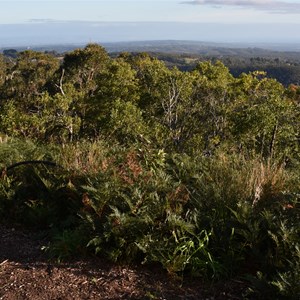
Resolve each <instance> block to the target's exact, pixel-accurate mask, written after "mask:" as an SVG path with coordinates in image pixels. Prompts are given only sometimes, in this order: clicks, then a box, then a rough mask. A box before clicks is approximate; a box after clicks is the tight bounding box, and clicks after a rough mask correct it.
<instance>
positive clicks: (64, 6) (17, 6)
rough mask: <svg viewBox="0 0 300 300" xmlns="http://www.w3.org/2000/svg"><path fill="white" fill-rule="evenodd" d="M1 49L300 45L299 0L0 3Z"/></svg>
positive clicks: (98, 0) (51, 0) (23, 0)
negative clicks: (172, 43)
mask: <svg viewBox="0 0 300 300" xmlns="http://www.w3.org/2000/svg"><path fill="white" fill-rule="evenodd" d="M0 4H1V11H0V48H3V47H14V46H15V47H17V46H37V45H44V44H47V45H51V44H86V43H89V42H97V43H108V42H130V41H147V40H148V41H149V40H189V41H204V42H215V43H248V44H259V43H279V44H300V18H299V16H300V0H267V1H266V0H251V1H245V0H238V1H236V0H223V1H221V0H198V1H197V0H196V1H183V0H162V1H159V0H151V1H150V0H139V1H137V0H122V1H121V0H97V1H81V0H63V1H58V0H38V1H37V0H35V1H26V0H18V1H14V0H11V1H3V0H0Z"/></svg>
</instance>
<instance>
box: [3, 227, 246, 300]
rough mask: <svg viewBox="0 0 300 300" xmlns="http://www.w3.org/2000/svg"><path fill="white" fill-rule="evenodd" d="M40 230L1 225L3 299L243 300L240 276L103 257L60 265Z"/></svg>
mask: <svg viewBox="0 0 300 300" xmlns="http://www.w3.org/2000/svg"><path fill="white" fill-rule="evenodd" d="M46 243H47V241H46V240H45V238H42V237H41V234H40V233H39V232H36V231H33V230H30V231H29V230H24V229H21V228H18V227H16V226H14V227H12V226H4V225H1V224H0V300H19V299H20V300H25V299H30V300H37V299H39V300H40V299H43V300H48V299H49V300H50V299H64V300H65V299H110V300H112V299H132V300H133V299H157V300H159V299H166V300H168V299H170V300H171V299H187V300H194V299H209V300H213V299H232V300H233V299H242V298H243V297H242V292H243V290H244V289H245V284H244V283H243V282H240V281H239V280H229V281H227V282H222V283H215V284H214V285H213V286H211V285H208V284H207V283H206V284H205V283H203V281H202V280H200V279H193V280H192V279H185V280H184V281H182V280H180V279H179V278H173V277H170V276H169V275H168V274H167V273H166V272H164V271H163V270H162V269H161V268H159V267H151V268H150V267H145V266H135V267H133V266H121V265H116V264H112V263H109V262H107V261H104V260H102V259H100V258H95V257H90V258H87V259H81V260H80V261H72V262H65V263H60V264H58V263H55V262H51V261H49V259H48V258H47V256H46V255H45V253H44V252H43V251H42V250H41V248H42V246H43V245H45V244H46Z"/></svg>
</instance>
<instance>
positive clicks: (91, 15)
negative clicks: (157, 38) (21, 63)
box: [0, 0, 300, 24]
mask: <svg viewBox="0 0 300 300" xmlns="http://www.w3.org/2000/svg"><path fill="white" fill-rule="evenodd" d="M0 3H1V10H0V23H2V24H4V23H5V24H12V23H25V22H28V21H30V20H45V21H46V20H49V21H50V20H56V21H66V20H69V21H71V20H76V21H77V20H82V21H93V22H94V21H98V22H114V21H117V22H121V21H125V22H140V21H152V22H170V21H171V22H199V23H203V22H209V23H257V22H259V23H260V22H262V23H297V24H300V0H285V1H284V0H281V1H279V0H278V1H277V0H250V1H245V0H227V1H226V0H223V1H221V0H199V1H188V0H186V1H184V0H182V1H181V0H162V1H159V0H151V1H150V0H138V1H128V0H98V1H80V0H64V1H59V0H52V1H49V0H38V1H26V0H19V1H13V0H10V1H3V0H0Z"/></svg>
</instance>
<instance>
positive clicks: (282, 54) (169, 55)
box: [0, 40, 300, 85]
mask: <svg viewBox="0 0 300 300" xmlns="http://www.w3.org/2000/svg"><path fill="white" fill-rule="evenodd" d="M84 46H85V45H83V44H65V45H64V44H61V45H44V46H43V45H41V46H34V47H32V48H29V49H32V50H35V51H42V52H44V51H48V52H52V53H54V54H56V55H58V56H59V55H61V54H62V53H65V52H69V51H71V50H74V49H75V48H83V47H84ZM102 46H104V47H105V48H106V50H107V51H108V52H109V53H110V55H111V56H117V55H119V53H121V52H130V53H139V52H147V53H150V54H151V55H152V56H155V57H157V58H159V59H161V60H163V61H164V62H165V63H166V64H167V65H168V66H169V67H174V66H176V67H178V68H179V69H181V70H191V69H193V68H194V67H195V65H196V64H197V62H199V61H202V60H211V61H216V60H221V61H222V62H223V63H224V64H225V65H226V66H227V67H228V68H229V69H230V71H231V72H232V74H233V75H235V76H238V75H239V74H241V73H243V72H246V73H247V72H250V71H254V70H262V71H266V72H267V74H268V76H269V77H272V78H275V79H277V80H278V81H280V82H281V83H283V84H284V85H289V84H291V83H293V84H297V85H300V44H294V45H282V44H255V45H251V44H237V43H212V42H196V41H173V40H166V41H137V42H114V43H102ZM14 49H15V50H17V51H22V50H25V49H28V47H27V48H25V47H17V48H14ZM14 49H8V48H2V49H1V48H0V51H1V52H4V53H12V52H13V50H14ZM276 49H285V51H278V50H276ZM288 50H290V51H288ZM292 50H293V51H292Z"/></svg>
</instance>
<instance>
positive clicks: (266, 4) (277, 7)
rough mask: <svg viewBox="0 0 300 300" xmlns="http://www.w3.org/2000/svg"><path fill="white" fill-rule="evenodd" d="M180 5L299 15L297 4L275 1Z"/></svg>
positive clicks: (212, 1)
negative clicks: (249, 9) (250, 9)
mask: <svg viewBox="0 0 300 300" xmlns="http://www.w3.org/2000/svg"><path fill="white" fill-rule="evenodd" d="M181 3H182V4H193V5H205V6H218V7H224V6H225V7H226V6H235V7H240V8H252V9H256V10H262V11H267V12H270V13H281V14H299V13H300V3H299V2H291V1H288V2H284V1H276V0H250V1H245V0H195V1H183V2H181Z"/></svg>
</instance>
